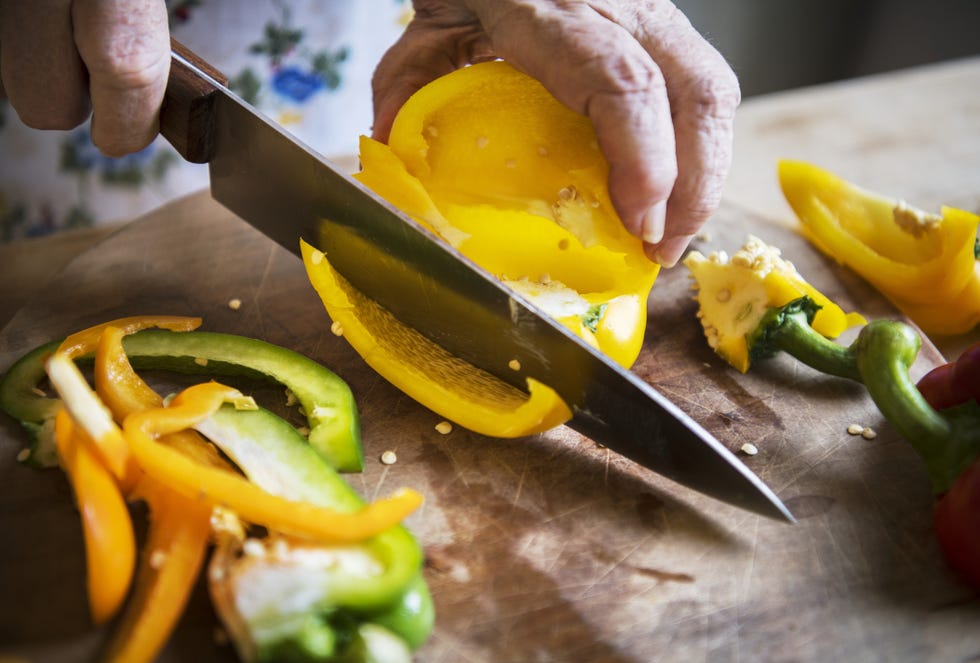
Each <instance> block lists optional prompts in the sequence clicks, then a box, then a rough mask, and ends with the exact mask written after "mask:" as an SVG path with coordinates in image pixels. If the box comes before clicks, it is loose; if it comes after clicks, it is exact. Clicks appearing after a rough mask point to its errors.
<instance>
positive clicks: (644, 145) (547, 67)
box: [473, 0, 677, 243]
mask: <svg viewBox="0 0 980 663" xmlns="http://www.w3.org/2000/svg"><path fill="white" fill-rule="evenodd" d="M473 6H474V10H475V11H476V13H477V14H478V15H479V16H480V19H481V21H482V23H483V25H484V26H486V29H487V30H488V32H489V35H490V40H491V43H492V44H493V47H494V49H495V50H496V52H497V53H498V54H499V55H500V56H501V57H503V58H504V59H506V60H508V61H509V62H510V63H511V64H513V65H514V66H515V67H517V68H518V69H521V70H523V71H524V72H525V73H527V74H529V75H531V76H533V77H534V78H536V79H538V80H539V81H541V83H542V84H543V85H544V86H545V87H546V88H547V89H548V90H549V91H550V92H551V93H552V94H553V95H554V96H555V97H556V98H557V99H558V100H559V101H561V102H562V103H564V104H565V105H566V106H568V107H569V108H571V109H572V110H575V111H578V112H580V113H584V114H586V115H588V116H589V118H590V119H591V120H592V124H593V126H594V128H595V132H596V137H597V139H598V141H599V146H600V148H601V149H602V151H603V153H604V155H605V156H606V159H607V160H608V161H609V164H610V172H609V194H610V197H611V198H612V201H613V204H614V206H615V207H616V211H617V212H618V213H619V216H620V218H621V219H622V221H623V224H624V225H625V226H626V228H627V229H628V230H629V231H630V232H632V233H633V234H635V235H637V236H640V237H645V238H646V239H647V241H648V242H654V243H655V242H659V241H660V239H661V238H662V237H663V229H664V223H665V219H666V207H667V204H666V201H667V200H668V198H669V197H670V195H671V191H672V190H673V187H674V181H675V179H676V176H677V161H676V155H675V143H674V130H673V123H672V120H671V108H670V103H669V99H668V94H667V84H666V81H665V78H664V75H663V73H662V72H661V70H660V68H659V67H658V66H657V64H656V63H655V62H654V60H653V59H652V58H651V57H650V55H649V54H648V53H647V52H646V51H645V50H644V49H643V47H642V46H641V45H640V43H639V42H638V41H636V40H635V39H634V38H633V36H632V35H631V34H630V33H629V31H628V30H626V29H625V28H624V27H623V26H622V25H620V24H619V22H618V19H617V20H611V19H614V18H616V17H615V16H612V15H611V14H610V13H609V12H605V13H600V12H598V11H596V10H595V9H594V8H592V7H591V6H590V5H588V4H586V3H584V2H583V3H557V2H544V3H542V2H534V3H532V2H517V1H515V2H495V1H493V0H478V1H474V2H473ZM609 6H610V8H611V11H615V10H616V8H617V7H618V4H616V3H609ZM556 53H561V57H555V54H556Z"/></svg>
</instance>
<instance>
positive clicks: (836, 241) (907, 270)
mask: <svg viewBox="0 0 980 663" xmlns="http://www.w3.org/2000/svg"><path fill="white" fill-rule="evenodd" d="M779 181H780V185H781V186H782V190H783V194H784V195H785V197H786V200H787V201H788V202H789V204H790V206H791V207H792V208H793V210H794V212H795V213H796V215H797V217H798V218H799V220H800V222H801V223H802V224H803V233H804V235H805V236H806V237H807V238H808V239H809V240H810V241H811V242H813V244H814V245H815V246H817V248H819V249H820V250H821V251H823V252H824V253H826V254H827V255H829V256H830V257H832V258H834V259H835V260H837V261H838V262H839V263H841V264H844V265H846V266H848V267H850V268H851V269H853V270H854V271H855V272H857V273H858V274H860V275H861V276H862V277H863V278H865V279H866V280H867V281H868V282H869V283H871V284H872V285H873V286H874V287H875V288H877V289H878V290H879V291H880V292H881V293H882V294H883V295H885V296H886V297H887V298H888V299H889V300H891V301H892V303H894V304H895V306H897V307H898V308H899V309H900V310H902V311H903V312H904V313H905V314H906V315H908V316H909V317H910V318H912V320H914V321H915V323H916V324H918V325H919V326H920V327H921V328H922V330H923V331H925V332H926V333H927V334H960V333H964V332H967V331H969V330H971V329H972V328H973V327H975V326H976V325H977V324H978V323H980V266H978V263H977V256H976V253H975V251H976V246H977V227H978V225H980V216H977V215H976V214H971V213H969V212H965V211H963V210H958V209H954V208H952V207H943V208H942V210H941V215H935V214H928V213H926V212H924V211H922V210H919V209H916V208H914V207H912V206H910V205H908V204H906V203H905V202H903V201H900V200H895V199H891V198H887V197H885V196H881V195H878V194H876V193H872V192H870V191H866V190H864V189H861V188H860V187H858V186H856V185H854V184H852V183H849V182H847V181H845V180H843V179H841V178H840V177H837V176H836V175H834V174H833V173H830V172H828V171H826V170H823V169H821V168H818V167H816V166H814V165H812V164H809V163H804V162H800V161H781V162H780V163H779Z"/></svg>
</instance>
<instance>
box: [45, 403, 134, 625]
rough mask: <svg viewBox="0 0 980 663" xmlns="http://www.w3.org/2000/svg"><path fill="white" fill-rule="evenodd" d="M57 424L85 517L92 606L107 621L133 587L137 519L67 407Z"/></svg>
mask: <svg viewBox="0 0 980 663" xmlns="http://www.w3.org/2000/svg"><path fill="white" fill-rule="evenodd" d="M54 426H55V443H56V444H57V448H58V459H59V461H60V462H61V466H62V468H64V470H65V473H66V474H67V475H68V479H69V481H70V482H71V485H72V489H73V490H74V492H75V501H76V502H77V504H78V511H79V513H80V514H81V518H82V532H83V535H84V539H85V567H86V587H87V590H88V599H89V608H90V610H91V613H92V620H93V621H94V622H95V623H96V624H103V623H105V622H106V621H108V620H109V619H111V618H112V617H113V615H115V614H116V612H117V611H118V610H119V607H120V606H121V605H122V603H123V601H124V600H125V598H126V594H127V592H128V591H129V583H130V580H131V579H132V577H133V569H134V565H135V560H136V539H135V536H134V534H133V523H132V520H131V519H130V516H129V510H128V509H127V508H126V500H125V499H124V498H123V495H122V493H121V492H120V490H119V485H118V484H117V483H116V479H115V477H114V476H113V475H112V473H111V472H110V471H109V470H108V469H107V468H106V467H105V465H104V464H103V463H102V459H101V458H100V457H99V454H98V453H97V452H96V450H95V449H94V447H93V444H92V441H91V440H90V439H88V438H87V436H86V435H85V433H84V431H82V430H80V429H79V428H77V427H76V426H75V424H74V422H73V421H72V418H71V415H69V414H68V411H67V410H65V409H64V408H61V409H60V410H59V411H58V414H57V415H56V416H55V424H54Z"/></svg>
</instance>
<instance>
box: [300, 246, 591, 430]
mask: <svg viewBox="0 0 980 663" xmlns="http://www.w3.org/2000/svg"><path fill="white" fill-rule="evenodd" d="M302 252H303V263H304V265H306V272H307V275H308V277H309V279H310V282H311V283H312V284H313V287H314V288H315V289H316V291H317V293H318V294H319V295H320V298H321V300H323V303H324V306H325V307H326V309H327V313H329V315H330V317H331V318H332V319H333V320H334V321H335V323H338V324H339V325H340V326H341V328H342V329H343V336H344V338H345V339H346V340H347V342H348V343H350V344H351V346H352V347H353V348H354V349H355V350H356V351H357V353H358V354H359V355H360V356H361V357H362V358H363V359H364V361H366V362H367V364H368V365H369V366H371V367H372V368H373V369H374V370H376V371H377V372H378V373H380V374H381V375H382V376H383V377H385V379H387V380H388V381H389V382H391V383H392V384H393V385H395V386H396V387H398V388H399V389H401V390H402V391H403V392H405V393H406V394H408V395H409V396H411V397H412V398H414V399H415V400H416V401H418V402H419V403H421V404H422V405H424V406H426V407H427V408H429V409H430V410H432V411H434V412H437V413H439V414H440V415H442V416H444V417H446V418H447V419H450V420H452V421H454V422H456V423H457V424H459V425H460V426H463V427H465V428H468V429H469V430H472V431H475V432H477V433H481V434H483V435H489V436H492V437H520V436H524V435H531V434H533V433H538V432H541V431H544V430H548V429H550V428H553V427H555V426H558V425H560V424H562V423H564V422H566V421H568V420H569V419H571V416H572V413H571V410H569V408H568V406H567V405H565V402H564V401H563V400H562V399H561V397H560V396H558V394H557V393H556V392H555V391H554V390H553V389H551V388H550V387H548V386H546V385H544V384H541V383H540V382H538V381H536V380H534V379H531V378H529V379H528V381H527V384H528V391H529V393H528V394H525V393H524V392H522V391H520V390H518V389H515V388H514V387H512V386H510V385H509V384H507V383H505V382H503V381H502V380H499V379H497V378H496V377H494V376H492V375H490V374H489V373H487V372H485V371H482V370H480V369H478V368H476V367H475V366H473V365H471V364H469V363H466V362H464V361H462V360H461V359H458V358H457V357H454V356H452V355H451V354H449V353H448V352H446V351H445V350H444V349H442V348H441V347H440V346H438V345H436V344H435V343H433V342H432V341H430V340H429V339H427V338H426V337H424V336H423V335H422V334H420V333H419V332H417V331H416V330H414V329H412V328H410V327H408V326H406V325H403V324H402V323H401V322H399V321H398V320H397V319H396V318H395V317H394V316H393V315H391V314H390V313H389V312H388V311H386V310H385V309H384V308H382V307H381V306H380V305H378V304H377V303H376V302H374V301H373V300H371V299H368V298H367V297H365V296H364V295H363V294H362V293H360V292H359V291H358V290H357V289H355V288H354V287H353V286H351V284H350V283H349V282H348V281H347V280H346V279H344V278H343V277H342V276H340V274H338V273H337V272H336V271H334V269H333V268H332V267H331V266H330V263H329V261H328V260H327V259H326V256H325V255H324V254H323V253H322V252H321V251H318V250H316V249H314V248H313V247H312V246H310V245H309V244H307V243H305V242H303V243H302Z"/></svg>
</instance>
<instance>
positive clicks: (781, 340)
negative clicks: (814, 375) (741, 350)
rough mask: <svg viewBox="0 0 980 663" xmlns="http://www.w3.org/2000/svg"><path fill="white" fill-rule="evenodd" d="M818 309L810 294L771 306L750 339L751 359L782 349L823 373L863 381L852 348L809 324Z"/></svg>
mask: <svg viewBox="0 0 980 663" xmlns="http://www.w3.org/2000/svg"><path fill="white" fill-rule="evenodd" d="M819 308H820V307H819V305H817V304H816V303H815V302H813V300H811V299H810V298H809V297H801V298H800V299H796V300H793V301H791V302H790V303H788V304H786V305H785V306H783V307H781V308H774V309H771V310H770V311H769V312H768V313H767V314H766V317H764V318H763V319H762V322H760V323H759V326H758V327H757V328H756V331H755V332H754V333H753V335H752V336H751V337H750V338H749V347H751V348H752V361H753V362H755V361H756V360H757V359H762V358H765V357H768V356H771V355H773V354H776V353H777V352H779V351H783V352H785V353H787V354H790V355H792V356H793V357H796V358H797V359H799V360H800V361H801V362H803V363H804V364H806V365H807V366H809V367H811V368H813V369H816V370H818V371H820V372H821V373H827V374H828V375H834V376H837V377H841V378H847V379H849V380H855V381H857V382H860V381H861V375H860V373H858V369H857V364H856V363H855V361H854V351H853V349H852V348H850V347H845V346H842V345H839V344H837V343H834V342H833V341H831V340H830V339H828V338H826V337H824V336H823V335H822V334H820V333H819V332H817V331H815V330H814V329H813V327H811V326H810V322H811V321H812V320H813V316H814V315H815V314H816V312H817V311H818V310H819Z"/></svg>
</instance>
